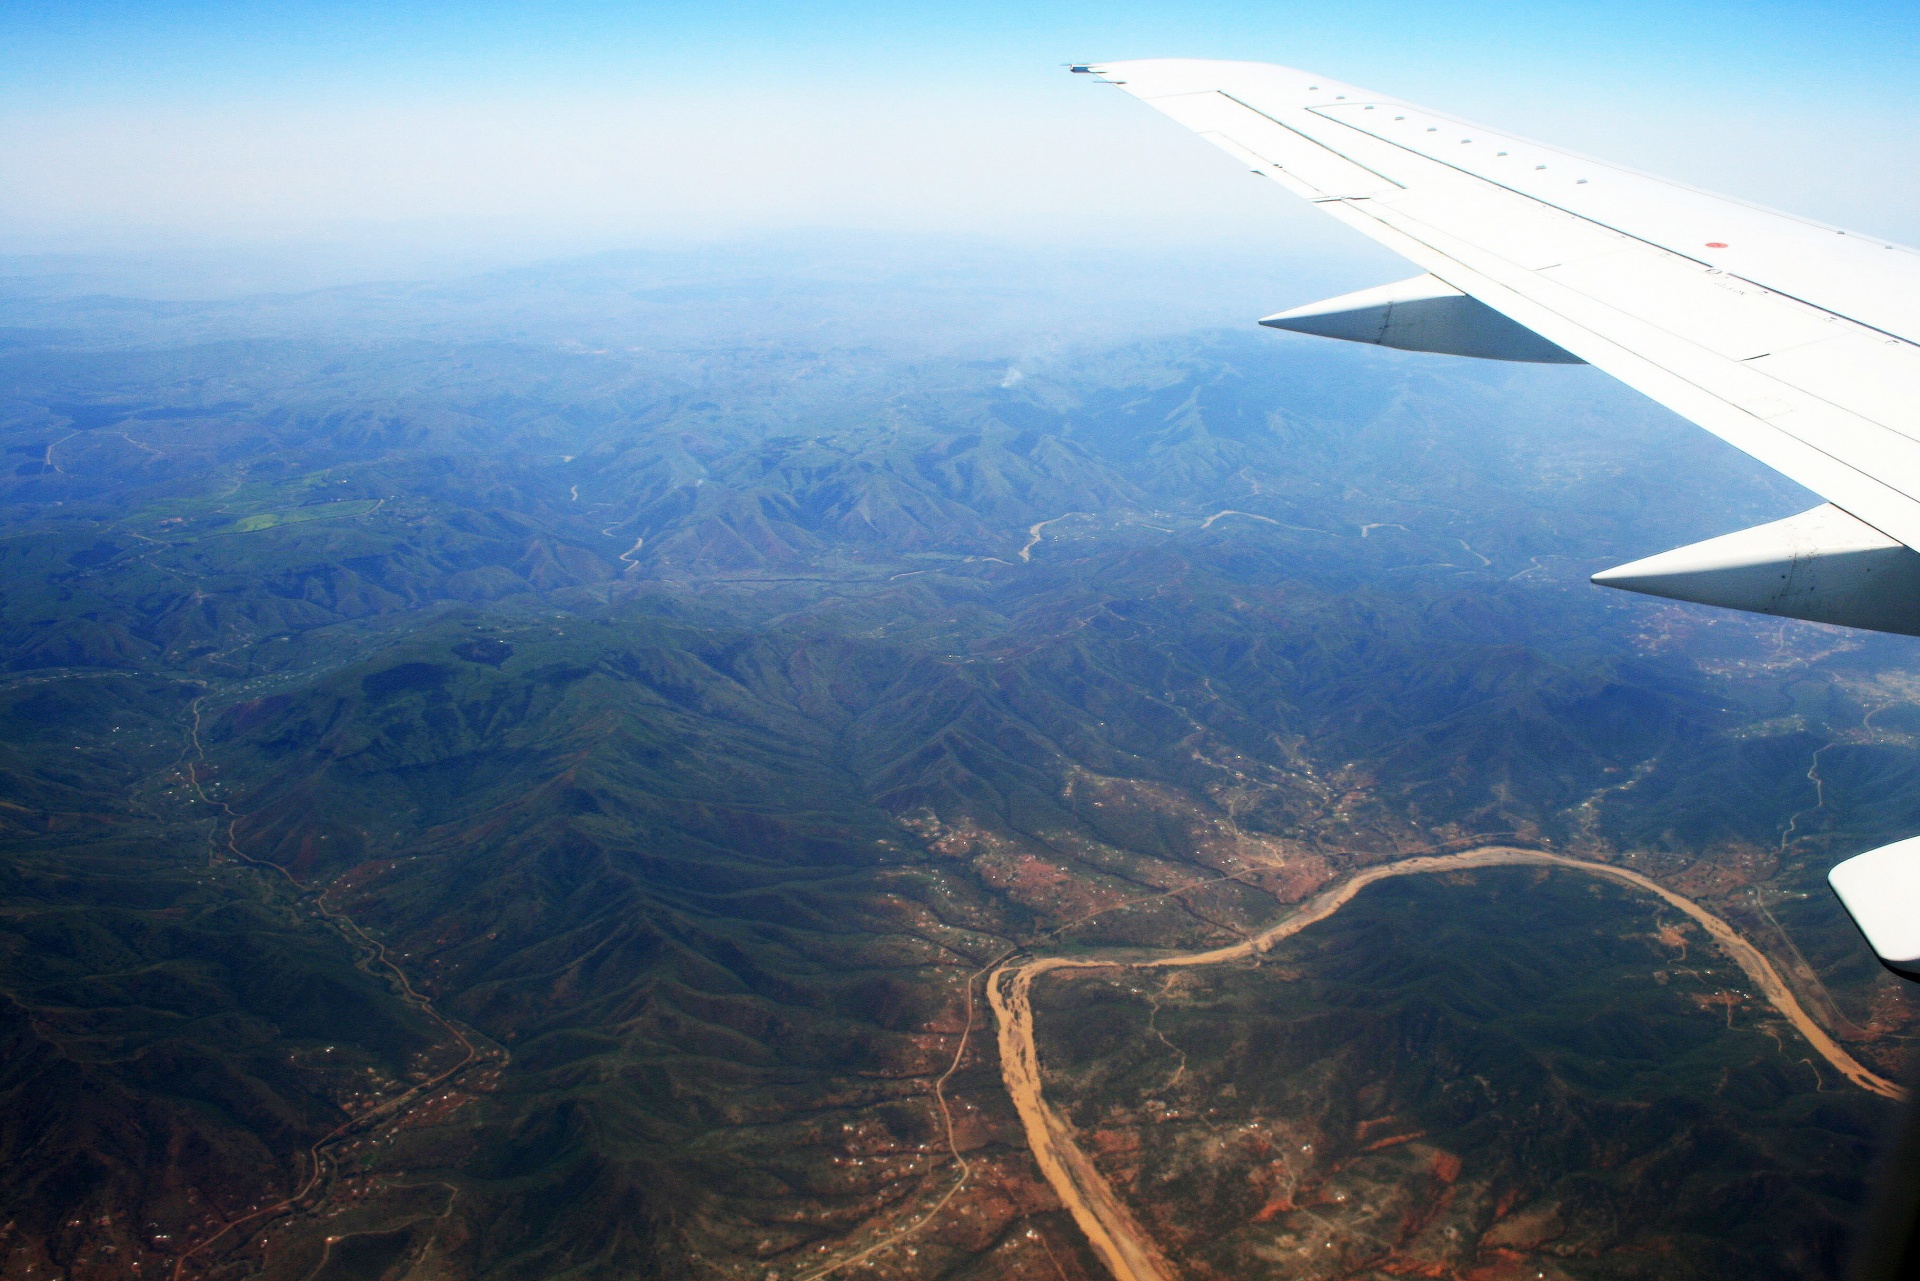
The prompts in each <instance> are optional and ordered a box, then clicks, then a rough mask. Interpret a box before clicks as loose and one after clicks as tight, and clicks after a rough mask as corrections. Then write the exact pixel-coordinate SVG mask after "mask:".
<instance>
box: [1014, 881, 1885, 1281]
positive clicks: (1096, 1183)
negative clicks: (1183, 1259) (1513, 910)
mask: <svg viewBox="0 0 1920 1281" xmlns="http://www.w3.org/2000/svg"><path fill="white" fill-rule="evenodd" d="M1511 866H1522V867H1526V866H1532V867H1561V868H1567V869H1569V870H1572V871H1576V872H1584V873H1586V874H1588V875H1590V876H1603V877H1606V878H1608V879H1609V880H1614V881H1620V882H1622V883H1624V884H1627V885H1631V886H1633V887H1634V888H1635V889H1638V890H1644V891H1646V892H1647V893H1649V894H1652V895H1655V896H1656V897H1658V898H1659V899H1661V900H1662V901H1663V902H1665V903H1667V904H1669V905H1671V906H1672V907H1675V908H1678V909H1679V910H1680V911H1682V912H1685V913H1686V914H1687V915H1688V916H1690V917H1692V918H1693V919H1694V920H1695V921H1697V922H1698V923H1699V924H1700V925H1701V926H1702V927H1703V928H1704V929H1705V930H1706V931H1707V933H1708V934H1710V935H1712V936H1713V941H1714V942H1715V943H1718V944H1719V945H1720V949H1721V950H1722V951H1723V952H1725V953H1726V954H1727V955H1728V956H1729V957H1731V958H1732V959H1733V961H1734V963H1735V964H1736V965H1738V966H1739V967H1740V968H1741V969H1742V970H1744V971H1745V972H1746V975H1747V977H1748V978H1750V979H1752V980H1753V982H1754V985H1755V986H1756V987H1758V988H1759V989H1760V992H1761V993H1762V994H1763V995H1764V996H1765V997H1766V998H1767V1000H1768V1001H1769V1002H1771V1003H1772V1005H1773V1007H1774V1008H1775V1009H1777V1010H1779V1011H1780V1013H1781V1014H1782V1015H1784V1016H1785V1017H1786V1019H1787V1021H1788V1022H1790V1023H1792V1024H1793V1026H1794V1027H1795V1028H1797V1029H1799V1031H1800V1034H1801V1035H1802V1036H1804V1037H1806V1039H1807V1041H1808V1043H1809V1044H1811V1045H1812V1046H1813V1048H1814V1049H1815V1050H1816V1051H1818V1052H1819V1054H1820V1056H1821V1057H1822V1058H1824V1059H1826V1061H1827V1062H1828V1063H1830V1064H1832V1065H1833V1067H1834V1069H1835V1070H1836V1071H1838V1072H1839V1073H1840V1075H1842V1076H1844V1077H1846V1078H1847V1080H1849V1081H1851V1082H1853V1083H1854V1084H1855V1085H1857V1086H1859V1087H1860V1088H1861V1089H1863V1090H1869V1091H1871V1092H1873V1093H1875V1094H1878V1095H1882V1096H1883V1097H1886V1098H1890V1099H1898V1098H1900V1097H1902V1095H1903V1091H1902V1090H1901V1088H1900V1087H1899V1086H1898V1085H1895V1084H1894V1083H1893V1082H1892V1081H1889V1080H1887V1079H1886V1078H1885V1077H1883V1076H1879V1075H1876V1074H1875V1073H1873V1072H1870V1071H1868V1070H1867V1069H1866V1068H1865V1067H1863V1066H1862V1065H1861V1064H1860V1062H1859V1061H1858V1060H1857V1059H1855V1058H1854V1057H1853V1056H1852V1055H1851V1054H1848V1053H1847V1052H1846V1051H1845V1050H1844V1049H1842V1048H1841V1047H1840V1046H1839V1045H1838V1044H1836V1043H1835V1042H1834V1040H1833V1038H1832V1037H1830V1036H1828V1035H1827V1034H1826V1032H1825V1031H1824V1030H1823V1029H1822V1028H1821V1027H1820V1025H1819V1024H1817V1023H1815V1022H1814V1021H1813V1020H1812V1019H1811V1018H1809V1017H1808V1016H1807V1013H1806V1011H1805V1010H1803V1009H1802V1008H1801V1007H1800V1002H1799V1001H1798V1000H1796V999H1795V998H1794V995H1793V993H1792V991H1790V990H1789V989H1788V987H1787V985H1786V984H1785V983H1784V982H1782V981H1781V978H1780V975H1779V973H1778V971H1776V970H1775V969H1774V968H1773V963H1772V962H1771V961H1769V960H1767V958H1766V957H1765V956H1764V955H1762V954H1761V952H1760V950H1759V949H1758V948H1756V947H1754V945H1753V944H1751V943H1749V942H1747V940H1746V939H1744V938H1742V937H1741V936H1740V934H1739V933H1738V932H1737V931H1735V930H1734V928H1733V927H1732V926H1731V925H1728V924H1727V923H1726V922H1725V921H1723V920H1721V919H1720V918H1719V917H1717V916H1715V915H1714V914H1713V913H1711V912H1709V911H1707V910H1706V909H1705V908H1702V907H1700V906H1699V905H1698V904H1696V903H1694V902H1693V901H1691V900H1690V899H1686V898H1683V897H1681V896H1680V895H1678V894H1675V893H1674V892H1673V891H1672V890H1669V889H1666V888H1665V887H1663V886H1661V885H1659V884H1658V883H1657V882H1655V881H1652V880H1650V879H1648V878H1647V877H1645V876H1642V875H1641V874H1640V873H1638V872H1634V871H1629V870H1628V869H1626V868H1624V867H1614V866H1612V865H1611V864H1607V863H1591V862H1587V861H1585V860H1582V859H1575V858H1567V857H1565V856H1563V855H1559V854H1548V853H1545V852H1543V851H1540V850H1522V849H1512V848H1509V847H1506V846H1486V847H1483V848H1481V849H1474V850H1467V851H1465V852H1463V853H1459V854H1439V855H1430V856H1427V857H1424V858H1410V859H1406V860H1404V861H1402V862H1398V863H1385V864H1381V865H1379V866H1376V867H1369V868H1366V869H1364V870H1363V871H1360V872H1358V873H1356V874H1355V875H1353V876H1352V877H1349V878H1348V879H1347V880H1345V881H1342V882H1340V883H1339V884H1338V885H1335V886H1333V887H1331V888H1330V889H1327V890H1323V891H1322V892H1321V893H1320V894H1318V895H1316V896H1315V897H1313V898H1311V899H1308V900H1307V901H1306V902H1305V903H1303V904H1301V905H1300V907H1299V909H1298V910H1297V911H1295V912H1293V913H1292V914H1291V915H1289V916H1288V917H1287V918H1286V919H1285V920H1282V921H1281V922H1279V923H1278V924H1277V925H1273V926H1270V927H1269V928H1267V929H1265V930H1262V931H1261V932H1260V933H1258V934H1256V935H1254V936H1252V937H1251V938H1249V939H1246V940H1245V941H1243V942H1239V943H1234V944H1230V945H1228V946H1226V947H1218V948H1213V949H1211V950H1210V951H1205V952H1188V953H1185V954H1183V955H1178V956H1166V957H1159V958H1156V959H1153V960H1101V959H1099V958H1096V957H1064V956H1047V957H1029V958H1027V959H1025V960H1013V961H1009V962H1008V963H1007V964H1005V965H1002V966H1001V967H1000V968H999V969H997V970H995V971H993V973H992V974H990V975H988V976H987V1001H988V1003H989V1004H990V1005H991V1006H992V1008H993V1015H994V1021H995V1023H996V1025H997V1027H998V1031H999V1043H1000V1072H1001V1076H1002V1077H1003V1078H1004V1079H1005V1081H1006V1085H1007V1093H1008V1094H1009V1095H1011V1096H1012V1097H1013V1103H1014V1107H1015V1108H1016V1109H1018V1111H1019V1113H1020V1122H1021V1124H1022V1125H1023V1126H1024V1127H1025V1128H1026V1132H1027V1143H1028V1145H1029V1146H1030V1147H1031V1148H1032V1149H1033V1156H1034V1160H1035V1161H1037V1162H1038V1163H1039V1166H1040V1169H1041V1172H1042V1173H1043V1174H1045V1175H1046V1178H1047V1182H1048V1183H1050V1184H1052V1185H1053V1190H1054V1192H1055V1194H1056V1195H1058V1196H1059V1198H1060V1200H1061V1201H1062V1202H1063V1203H1064V1204H1065V1205H1066V1207H1067V1209H1068V1211H1069V1212H1071V1213H1072V1215H1073V1218H1074V1222H1076V1223H1078V1224H1079V1225H1080V1229H1081V1231H1083V1232H1085V1233H1086V1234H1087V1240H1088V1241H1089V1242H1090V1243H1091V1244H1092V1246H1093V1248H1094V1251H1095V1253H1097V1254H1098V1255H1099V1256H1100V1258H1101V1259H1102V1260H1103V1261H1104V1262H1105V1263H1106V1265H1107V1267H1108V1269H1109V1270H1111V1271H1112V1273H1113V1275H1114V1278H1115V1281H1175V1278H1176V1276H1177V1274H1176V1273H1175V1271H1174V1269H1173V1266H1172V1265H1171V1264H1170V1263H1169V1262H1168V1261H1167V1259H1166V1256H1165V1255H1163V1254H1161V1252H1160V1249H1159V1247H1158V1246H1156V1245H1155V1244H1154V1241H1153V1238H1152V1237H1151V1236H1149V1235H1148V1234H1147V1232H1146V1231H1145V1230H1144V1229H1143V1228H1142V1227H1141V1226H1140V1223H1139V1221H1138V1220H1137V1219H1135V1218H1134V1216H1133V1214H1132V1212H1131V1211H1130V1210H1128V1209H1127V1206H1126V1203H1125V1202H1123V1201H1121V1200H1120V1198H1119V1196H1118V1195H1117V1194H1115V1192H1114V1190H1113V1188H1112V1186H1111V1185H1109V1184H1108V1183H1107V1181H1106V1179H1105V1178H1104V1177H1102V1175H1101V1174H1100V1171H1099V1170H1098V1169H1097V1168H1095V1166H1094V1164H1093V1161H1092V1159H1091V1158H1089V1157H1088V1156H1087V1154H1086V1153H1085V1152H1084V1151H1082V1150H1081V1148H1080V1146H1079V1144H1078V1143H1076V1142H1075V1141H1074V1135H1073V1127H1072V1126H1071V1125H1069V1124H1068V1123H1067V1122H1066V1120H1065V1119H1064V1118H1062V1117H1061V1116H1060V1115H1059V1114H1058V1113H1056V1112H1054V1110H1053V1109H1052V1108H1051V1107H1049V1106H1048V1105H1047V1101H1046V1098H1045V1096H1044V1095H1043V1094H1042V1093H1041V1079H1040V1056H1039V1052H1038V1050H1037V1049H1036V1048H1035V1046H1034V1039H1033V1004H1032V1000H1031V994H1032V991H1033V981H1034V980H1035V979H1037V978H1039V977H1040V976H1041V975H1043V974H1046V973H1047V972H1049V971H1051V970H1061V969H1113V968H1131V969H1142V970H1158V969H1175V968H1184V967H1190V966H1198V965H1218V964H1220V963H1222V962H1224V961H1240V960H1246V959H1247V958H1249V957H1253V956H1258V955H1260V954H1262V953H1265V952H1266V951H1267V950H1268V949H1270V948H1271V947H1272V946H1273V945H1274V944H1275V943H1278V942H1279V941H1280V940H1282V939H1286V938H1291V937H1292V936H1294V935H1295V934H1298V933H1299V932H1300V931H1302V930H1304V929H1306V928H1307V927H1308V926H1309V925H1313V924H1316V923H1317V922H1320V921H1324V920H1326V919H1327V918H1328V917H1329V916H1332V915H1333V914H1334V913H1335V912H1337V911H1339V910H1340V909H1341V908H1343V907H1345V906H1346V905H1347V904H1348V903H1351V902H1352V901H1353V900H1354V897H1355V896H1356V895H1358V894H1359V893H1360V891H1361V890H1363V889H1365V888H1366V887H1367V886H1369V885H1372V884H1374V883H1375V882H1376V881H1384V880H1386V879H1387V878H1389V877H1393V876H1416V875H1421V874H1424V873H1430V872H1453V871H1461V870H1464V869H1470V868H1478V867H1511Z"/></svg>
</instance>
